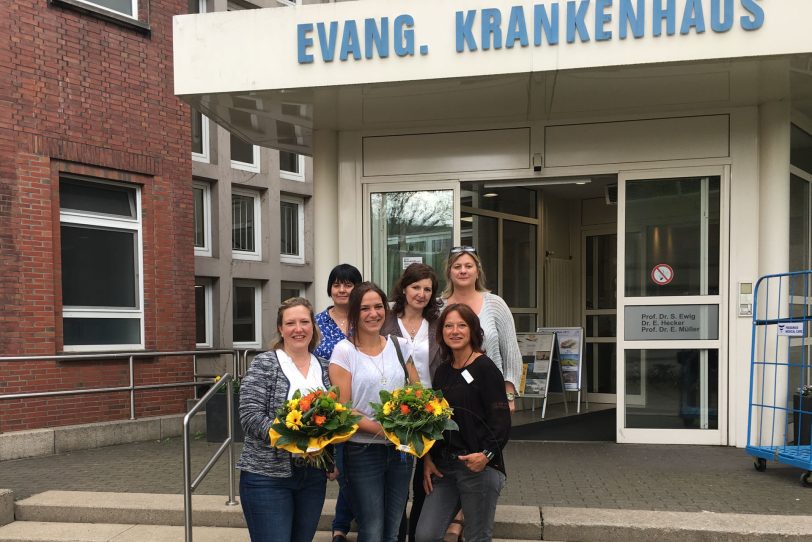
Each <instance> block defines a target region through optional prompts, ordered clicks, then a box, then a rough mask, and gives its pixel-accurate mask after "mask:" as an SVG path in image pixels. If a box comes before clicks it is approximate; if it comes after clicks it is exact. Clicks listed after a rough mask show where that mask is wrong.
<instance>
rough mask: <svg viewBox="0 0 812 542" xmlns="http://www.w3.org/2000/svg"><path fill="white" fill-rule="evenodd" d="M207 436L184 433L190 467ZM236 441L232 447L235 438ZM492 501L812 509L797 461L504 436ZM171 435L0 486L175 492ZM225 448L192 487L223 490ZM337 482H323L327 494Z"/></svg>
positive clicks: (25, 467) (36, 461)
mask: <svg viewBox="0 0 812 542" xmlns="http://www.w3.org/2000/svg"><path fill="white" fill-rule="evenodd" d="M215 449H216V445H214V444H209V443H207V442H205V441H201V440H196V441H193V442H192V452H193V459H192V465H193V467H192V468H193V469H194V470H195V472H194V473H193V474H197V471H199V469H200V468H202V466H203V465H204V464H205V462H206V461H207V459H208V457H209V456H210V455H211V454H212V453H213V451H214V450H215ZM238 450H239V447H238ZM505 455H506V464H507V469H508V481H507V485H506V487H505V490H504V491H503V493H502V497H501V499H500V501H499V503H500V504H517V505H528V506H540V507H541V506H558V507H575V508H610V509H628V510H660V511H671V512H702V511H709V512H724V513H743V514H776V515H812V489H810V488H805V487H802V486H801V485H800V484H799V483H798V479H799V477H800V475H801V471H800V470H799V469H795V468H790V467H785V466H781V465H778V464H776V463H768V468H767V471H766V472H763V473H760V472H756V470H755V469H754V468H753V461H752V459H751V458H750V457H749V456H747V455H746V454H745V453H744V451H743V450H741V449H738V448H723V447H704V446H657V445H634V444H623V445H618V444H613V443H605V442H595V443H564V442H555V443H547V442H511V443H510V444H509V445H508V447H507V449H506V454H505ZM182 459H183V447H182V442H181V439H180V438H172V439H166V440H163V441H151V442H144V443H137V444H122V445H118V446H110V447H106V448H97V449H93V450H82V451H77V452H71V453H66V454H61V455H55V456H50V457H37V458H31V459H17V460H11V461H3V462H0V488H5V489H11V490H12V491H14V497H15V498H16V499H21V498H24V497H28V496H30V495H33V494H36V493H40V492H43V491H46V490H49V489H61V490H74V491H113V492H117V491H120V492H134V493H176V494H177V493H182V492H183V466H182V463H183V461H182ZM225 460H226V457H225V456H224V457H223V458H222V459H221V461H220V463H219V464H218V465H217V466H216V467H215V468H214V469H212V472H211V473H210V474H209V476H208V477H207V478H206V480H205V481H204V482H203V484H202V485H201V487H200V489H199V490H198V491H197V493H198V494H216V495H225V494H227V492H228V486H227V484H228V482H227V470H226V467H225V464H224V461H225ZM336 490H337V486H336V484H335V483H330V484H329V485H328V497H333V498H334V497H335V495H336Z"/></svg>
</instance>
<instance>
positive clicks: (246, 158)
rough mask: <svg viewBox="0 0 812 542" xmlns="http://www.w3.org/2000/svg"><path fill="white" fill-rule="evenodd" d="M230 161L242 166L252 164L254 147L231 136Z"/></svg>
mask: <svg viewBox="0 0 812 542" xmlns="http://www.w3.org/2000/svg"><path fill="white" fill-rule="evenodd" d="M231 159H232V160H233V161H235V162H242V163H244V164H253V163H254V146H253V145H252V144H251V143H248V142H247V141H245V140H243V139H241V138H240V137H238V136H235V135H234V134H231Z"/></svg>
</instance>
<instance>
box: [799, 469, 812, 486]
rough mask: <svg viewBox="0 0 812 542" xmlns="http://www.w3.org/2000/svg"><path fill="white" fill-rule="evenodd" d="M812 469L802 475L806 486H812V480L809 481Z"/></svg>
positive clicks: (802, 481) (802, 482)
mask: <svg viewBox="0 0 812 542" xmlns="http://www.w3.org/2000/svg"><path fill="white" fill-rule="evenodd" d="M810 474H812V471H806V472H805V473H803V474H802V475H801V485H802V486H804V487H812V482H810V481H809V475H810Z"/></svg>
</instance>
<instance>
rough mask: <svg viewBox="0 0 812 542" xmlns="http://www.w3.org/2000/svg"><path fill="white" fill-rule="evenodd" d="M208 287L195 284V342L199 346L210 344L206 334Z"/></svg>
mask: <svg viewBox="0 0 812 542" xmlns="http://www.w3.org/2000/svg"><path fill="white" fill-rule="evenodd" d="M206 305H207V304H206V286H205V285H203V284H195V342H196V343H197V344H210V343H209V337H208V336H207V334H206V314H207V313H208V311H209V307H207V306H206Z"/></svg>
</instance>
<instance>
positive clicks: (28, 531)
mask: <svg viewBox="0 0 812 542" xmlns="http://www.w3.org/2000/svg"><path fill="white" fill-rule="evenodd" d="M192 535H193V537H194V540H195V542H250V539H249V537H248V530H247V529H235V528H229V527H195V528H194V530H193V531H192ZM0 540H2V541H3V542H170V541H171V542H180V541H182V540H184V529H183V527H176V526H168V525H130V524H111V523H49V522H39V521H15V522H14V523H10V524H8V525H5V526H3V527H0ZM330 540H331V533H330V532H329V531H320V532H318V533H316V537H315V538H314V539H313V542H330ZM348 540H349V541H350V542H355V535H354V534H351V535H350V536H349V538H348ZM493 542H531V541H529V540H515V539H513V540H505V539H494V540H493Z"/></svg>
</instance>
